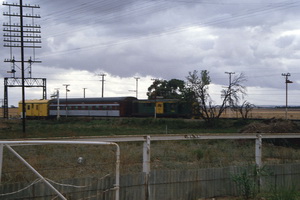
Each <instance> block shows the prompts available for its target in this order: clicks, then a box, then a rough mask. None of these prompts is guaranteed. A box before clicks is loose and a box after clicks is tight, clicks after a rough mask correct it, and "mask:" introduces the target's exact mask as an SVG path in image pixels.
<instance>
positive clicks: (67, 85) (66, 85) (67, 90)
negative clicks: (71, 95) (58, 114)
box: [63, 84, 70, 117]
mask: <svg viewBox="0 0 300 200" xmlns="http://www.w3.org/2000/svg"><path fill="white" fill-rule="evenodd" d="M63 86H65V87H66V117H68V92H70V90H69V89H68V87H69V86H70V84H63Z"/></svg>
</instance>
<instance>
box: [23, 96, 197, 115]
mask: <svg viewBox="0 0 300 200" xmlns="http://www.w3.org/2000/svg"><path fill="white" fill-rule="evenodd" d="M22 111H23V104H22V101H20V102H19V114H20V116H22ZM191 113H192V109H191V106H189V104H188V103H187V102H184V101H181V100H179V99H144V100H139V99H137V98H135V97H130V96H129V97H104V98H68V99H48V100H47V99H41V100H39V99H37V100H26V101H25V114H26V118H54V117H60V116H61V117H152V116H153V117H174V118H175V117H184V118H189V117H190V116H191Z"/></svg>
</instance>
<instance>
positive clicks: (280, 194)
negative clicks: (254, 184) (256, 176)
mask: <svg viewBox="0 0 300 200" xmlns="http://www.w3.org/2000/svg"><path fill="white" fill-rule="evenodd" d="M270 194H271V195H270V197H269V199H270V200H299V199H300V193H299V192H298V191H297V189H296V187H295V186H290V187H282V188H279V189H277V188H276V187H275V188H274V189H271V191H270Z"/></svg>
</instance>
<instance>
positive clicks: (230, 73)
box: [225, 72, 235, 114]
mask: <svg viewBox="0 0 300 200" xmlns="http://www.w3.org/2000/svg"><path fill="white" fill-rule="evenodd" d="M225 74H228V75H229V84H228V91H229V96H228V97H229V101H231V75H232V74H235V72H225ZM226 103H227V101H226V102H225V114H226V110H227V108H226ZM229 106H230V103H229Z"/></svg>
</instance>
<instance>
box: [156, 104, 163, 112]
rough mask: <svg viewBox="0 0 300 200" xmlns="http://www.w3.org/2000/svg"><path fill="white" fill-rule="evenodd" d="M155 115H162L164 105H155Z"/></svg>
mask: <svg viewBox="0 0 300 200" xmlns="http://www.w3.org/2000/svg"><path fill="white" fill-rule="evenodd" d="M156 114H164V103H162V102H157V103H156Z"/></svg>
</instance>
